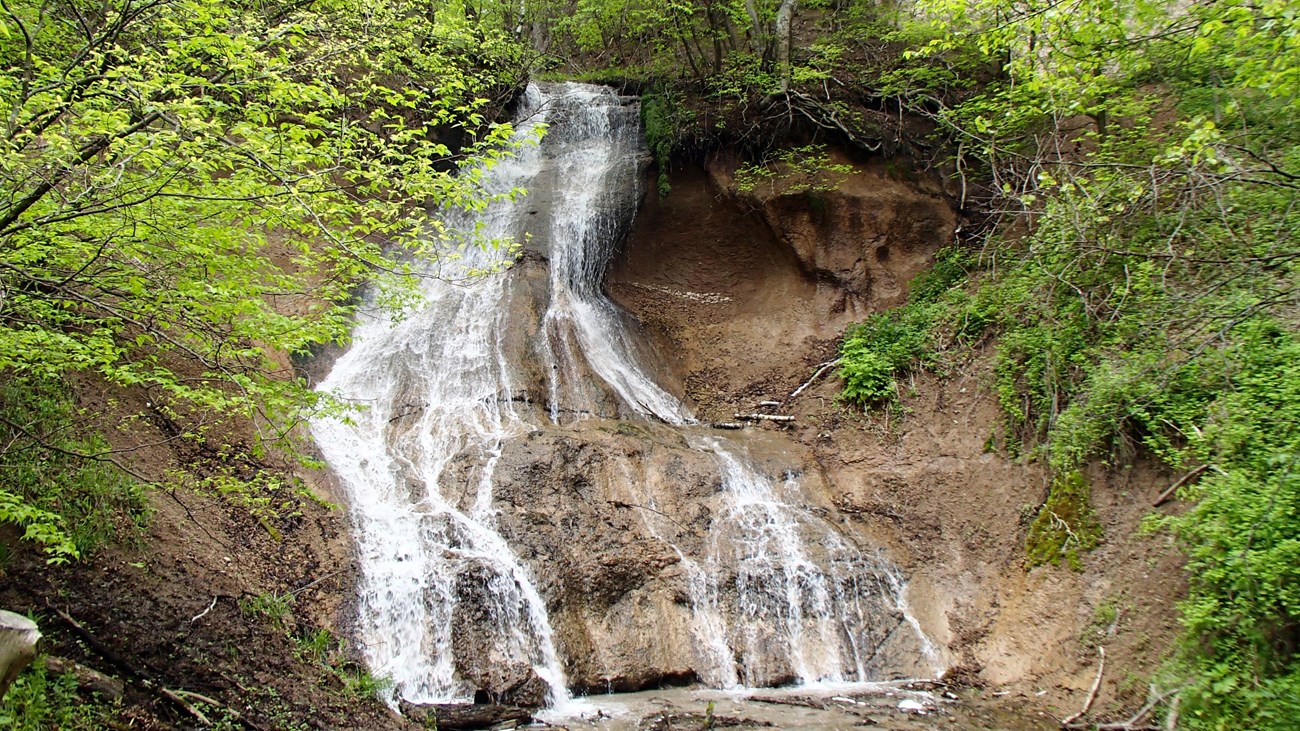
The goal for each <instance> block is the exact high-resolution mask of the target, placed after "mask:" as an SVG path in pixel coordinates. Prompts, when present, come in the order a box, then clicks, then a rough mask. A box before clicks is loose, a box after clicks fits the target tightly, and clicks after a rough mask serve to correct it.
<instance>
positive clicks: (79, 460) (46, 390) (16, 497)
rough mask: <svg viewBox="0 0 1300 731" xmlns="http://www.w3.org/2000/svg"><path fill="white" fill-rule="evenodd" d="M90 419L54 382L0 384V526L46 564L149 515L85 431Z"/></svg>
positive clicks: (127, 533) (124, 534)
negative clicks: (40, 553)
mask: <svg viewBox="0 0 1300 731" xmlns="http://www.w3.org/2000/svg"><path fill="white" fill-rule="evenodd" d="M88 418H90V415H86V414H83V413H79V412H78V410H77V408H76V406H75V404H73V403H72V401H71V399H70V398H69V396H68V388H67V387H66V386H65V385H64V384H63V383H62V382H60V381H58V380H56V379H48V378H41V377H38V376H27V377H18V378H13V379H11V380H8V381H6V382H4V383H0V444H3V445H5V447H4V448H3V450H0V522H3V523H12V524H15V525H17V526H18V527H19V528H21V529H22V530H23V537H24V538H26V539H27V540H30V541H33V542H35V543H37V544H39V545H41V546H42V548H43V549H44V550H45V552H46V554H47V555H48V556H49V560H50V562H51V563H63V562H65V561H67V560H69V559H73V558H78V557H82V556H86V555H88V554H89V553H91V552H93V551H94V550H95V549H96V548H98V547H100V546H102V545H104V544H106V543H108V542H109V541H111V540H113V539H115V538H116V539H119V540H120V539H122V538H130V537H131V536H132V535H134V534H136V533H137V532H138V531H139V529H140V528H142V527H143V525H144V523H145V521H146V520H147V517H148V509H147V501H146V499H145V496H144V494H143V491H142V490H141V489H140V487H139V486H138V485H137V484H136V483H135V482H134V481H133V480H131V479H129V478H127V477H125V476H124V475H123V474H122V473H121V472H119V471H118V470H117V469H115V468H114V467H113V465H112V462H111V459H112V458H113V451H112V450H110V449H109V448H108V446H107V445H106V444H105V443H104V441H103V440H102V439H101V438H99V437H96V436H94V435H93V434H88V433H87V431H88V429H87V428H86V426H85V424H84V423H83V422H84V421H85V420H86V419H88Z"/></svg>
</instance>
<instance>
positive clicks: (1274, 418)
mask: <svg viewBox="0 0 1300 731" xmlns="http://www.w3.org/2000/svg"><path fill="white" fill-rule="evenodd" d="M1230 362H1231V367H1232V369H1233V373H1232V376H1231V383H1230V386H1229V387H1228V388H1225V389H1224V390H1223V391H1222V392H1221V394H1220V395H1219V397H1218V398H1217V399H1216V400H1215V402H1214V403H1213V404H1212V405H1211V406H1210V408H1209V414H1210V417H1209V419H1208V420H1207V422H1206V423H1205V428H1204V431H1203V432H1202V433H1201V434H1200V435H1198V436H1197V437H1196V438H1195V439H1194V440H1193V444H1192V445H1191V447H1190V449H1191V451H1192V452H1193V453H1195V454H1196V455H1197V457H1198V458H1203V459H1206V460H1209V461H1210V462H1211V463H1212V464H1213V465H1214V467H1213V469H1212V470H1211V471H1210V472H1208V473H1207V476H1206V477H1205V478H1204V479H1202V480H1201V481H1200V482H1199V483H1198V484H1195V485H1191V486H1187V487H1184V488H1183V492H1184V496H1185V497H1188V498H1191V499H1194V500H1196V504H1195V505H1194V506H1193V507H1192V509H1191V510H1189V511H1188V512H1187V513H1185V514H1183V515H1181V516H1178V517H1174V518H1171V519H1169V520H1168V521H1167V524H1168V525H1169V526H1170V527H1172V529H1173V530H1174V532H1175V534H1176V535H1177V536H1178V538H1179V541H1180V544H1181V545H1182V546H1183V548H1184V550H1185V551H1186V552H1187V556H1188V566H1187V568H1188V575H1189V576H1190V577H1191V588H1190V593H1189V596H1188V598H1187V600H1186V601H1185V602H1184V603H1183V605H1182V612H1183V623H1184V625H1185V626H1186V628H1187V638H1188V641H1187V644H1186V646H1185V648H1184V652H1183V655H1182V657H1181V659H1180V662H1181V663H1182V666H1183V669H1184V671H1185V672H1186V673H1187V675H1188V676H1189V677H1190V678H1191V679H1192V686H1191V688H1190V689H1189V691H1188V692H1187V694H1186V696H1187V700H1188V704H1187V708H1188V709H1189V710H1190V714H1189V715H1188V719H1189V723H1188V725H1189V727H1191V728H1222V727H1223V724H1224V723H1225V722H1226V721H1227V720H1228V719H1231V723H1233V724H1237V727H1239V728H1257V729H1279V730H1280V729H1284V728H1292V727H1293V724H1294V722H1295V719H1296V718H1297V715H1296V713H1297V712H1300V706H1298V705H1297V704H1298V702H1297V700H1296V699H1297V698H1300V696H1298V695H1297V691H1300V658H1297V656H1296V654H1295V650H1296V631H1297V630H1296V628H1297V627H1298V626H1300V338H1297V337H1296V335H1295V334H1294V333H1291V332H1287V331H1284V330H1282V329H1280V328H1278V327H1277V326H1276V325H1273V324H1270V323H1264V322H1255V323H1251V324H1250V325H1249V326H1248V327H1247V328H1246V329H1245V331H1244V333H1243V336H1242V339H1241V342H1240V344H1239V345H1238V346H1237V347H1235V348H1234V349H1233V351H1232V352H1231V354H1230Z"/></svg>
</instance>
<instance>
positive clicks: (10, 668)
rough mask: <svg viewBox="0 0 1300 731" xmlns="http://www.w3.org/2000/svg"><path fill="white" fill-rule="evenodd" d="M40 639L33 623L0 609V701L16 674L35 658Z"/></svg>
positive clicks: (38, 631)
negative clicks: (37, 642)
mask: <svg viewBox="0 0 1300 731" xmlns="http://www.w3.org/2000/svg"><path fill="white" fill-rule="evenodd" d="M40 638H41V632H40V630H39V629H37V628H36V623H35V622H33V621H32V620H30V619H28V618H26V617H24V616H23V615H21V614H15V613H13V612H7V611H5V610H3V609H0V699H3V698H4V697H5V693H6V692H7V691H8V690H9V685H10V684H11V683H13V682H14V679H15V678H17V677H18V673H20V672H22V669H23V668H25V667H27V666H28V664H30V663H31V661H32V660H33V659H34V658H35V657H36V641H37V640H39V639H40Z"/></svg>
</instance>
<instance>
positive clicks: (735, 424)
mask: <svg viewBox="0 0 1300 731" xmlns="http://www.w3.org/2000/svg"><path fill="white" fill-rule="evenodd" d="M709 426H711V427H713V428H714V429H744V428H745V425H744V424H742V423H740V422H739V421H715V422H713V423H712V424H709Z"/></svg>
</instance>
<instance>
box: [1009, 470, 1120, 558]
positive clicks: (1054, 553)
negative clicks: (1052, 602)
mask: <svg viewBox="0 0 1300 731" xmlns="http://www.w3.org/2000/svg"><path fill="white" fill-rule="evenodd" d="M1091 495H1092V490H1091V489H1090V488H1089V486H1088V481H1087V480H1086V479H1084V477H1083V475H1082V474H1080V473H1079V472H1078V471H1074V472H1069V473H1066V474H1064V475H1061V476H1058V477H1057V478H1056V479H1055V480H1054V481H1053V482H1052V489H1051V492H1050V493H1049V494H1048V496H1047V502H1045V503H1043V507H1042V508H1040V509H1039V511H1038V517H1036V518H1035V519H1034V522H1033V523H1032V524H1030V526H1029V534H1028V536H1027V537H1026V538H1025V554H1026V556H1027V557H1028V559H1029V565H1030V566H1031V567H1032V566H1041V565H1043V564H1051V565H1053V566H1055V565H1057V564H1059V563H1060V561H1061V559H1062V558H1064V559H1065V561H1066V564H1067V565H1069V566H1070V568H1072V569H1074V570H1075V571H1081V570H1082V569H1083V564H1082V563H1081V561H1080V552H1083V551H1090V550H1092V549H1093V548H1096V547H1097V543H1098V541H1100V540H1101V525H1100V524H1099V523H1098V522H1097V518H1096V515H1095V514H1094V513H1093V510H1092V502H1091V500H1092V497H1091Z"/></svg>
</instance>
